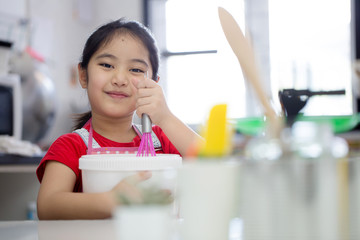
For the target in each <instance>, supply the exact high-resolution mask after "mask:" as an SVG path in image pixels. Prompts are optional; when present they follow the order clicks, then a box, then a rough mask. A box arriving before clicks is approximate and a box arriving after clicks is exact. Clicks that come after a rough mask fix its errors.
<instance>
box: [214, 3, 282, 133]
mask: <svg viewBox="0 0 360 240" xmlns="http://www.w3.org/2000/svg"><path fill="white" fill-rule="evenodd" d="M218 11H219V18H220V22H221V27H222V29H223V31H224V33H225V36H226V39H227V41H228V42H229V44H230V46H231V48H232V50H233V52H234V53H235V55H236V57H237V59H238V61H239V63H240V66H241V69H242V71H243V74H244V76H245V78H246V79H247V80H248V81H249V82H250V84H251V85H252V86H253V88H254V90H255V92H256V94H257V96H258V98H259V99H260V102H261V104H262V105H263V107H264V111H265V115H266V116H267V117H268V118H269V121H270V124H274V125H275V126H278V124H279V119H278V117H277V115H276V112H275V110H274V109H273V108H272V106H271V104H270V102H269V100H268V98H267V96H266V94H265V91H264V89H263V87H262V86H261V82H260V77H259V74H258V70H257V67H256V63H255V55H254V51H253V49H252V47H251V45H250V43H249V41H248V40H247V39H246V38H245V36H244V34H243V33H242V31H241V29H240V27H239V25H238V24H237V22H236V21H235V19H234V18H233V16H232V15H231V14H230V13H229V12H228V11H226V10H225V9H224V8H222V7H219V8H218Z"/></svg>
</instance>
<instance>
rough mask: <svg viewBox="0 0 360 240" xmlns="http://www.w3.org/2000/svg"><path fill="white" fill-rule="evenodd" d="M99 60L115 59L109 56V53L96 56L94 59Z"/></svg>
mask: <svg viewBox="0 0 360 240" xmlns="http://www.w3.org/2000/svg"><path fill="white" fill-rule="evenodd" d="M100 58H112V59H116V58H117V57H116V56H114V55H112V54H110V53H103V54H100V55H99V56H96V59H100Z"/></svg>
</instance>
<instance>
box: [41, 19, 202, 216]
mask: <svg viewBox="0 0 360 240" xmlns="http://www.w3.org/2000/svg"><path fill="white" fill-rule="evenodd" d="M158 68H159V53H158V49H157V47H156V43H155V40H154V38H153V37H152V34H151V33H150V31H149V30H148V29H147V28H146V27H144V26H143V25H141V24H140V23H138V22H135V21H126V20H124V19H119V20H116V21H113V22H110V23H108V24H106V25H103V26H102V27H100V28H99V29H97V30H96V31H95V32H94V33H92V35H91V36H90V37H89V39H88V40H87V42H86V44H85V47H84V50H83V54H82V60H81V62H80V63H79V65H78V71H79V81H80V84H81V86H82V87H83V88H84V89H86V90H87V94H88V98H89V102H90V105H91V111H90V112H89V113H86V114H84V115H82V116H81V117H80V118H79V119H78V122H77V124H76V126H75V129H78V128H85V129H87V130H88V131H89V130H90V126H91V127H92V129H93V139H94V140H95V141H96V142H97V143H98V144H99V145H100V146H101V147H138V146H139V145H140V141H141V139H140V137H139V136H138V134H137V132H136V131H135V130H134V128H133V125H132V118H133V114H134V112H135V111H136V114H137V115H138V116H139V117H140V116H142V114H143V113H146V114H148V115H149V116H150V118H151V120H152V122H153V123H154V125H155V126H153V132H154V133H155V134H156V136H157V138H158V139H159V141H160V143H161V149H160V150H157V153H169V154H180V155H185V153H186V151H187V150H188V148H189V147H190V145H191V144H192V143H193V142H194V141H196V140H197V139H198V138H199V139H200V137H199V136H198V135H197V134H196V133H195V132H194V131H192V130H191V129H190V128H189V127H187V126H186V125H185V124H184V123H182V122H181V121H180V120H179V119H178V118H177V117H176V116H174V115H173V114H172V113H171V111H170V110H169V108H168V106H167V104H166V101H165V97H164V94H163V91H162V89H161V87H160V86H159V85H158V84H157V82H158V81H159V77H158V75H157V74H158ZM144 76H151V79H150V78H146V77H144ZM86 151H87V146H86V144H85V142H84V141H83V139H82V137H81V136H80V135H79V134H77V133H68V134H65V135H62V136H60V137H59V138H58V139H57V140H56V141H55V142H54V143H53V144H52V145H51V147H50V148H49V150H48V152H47V153H46V155H45V156H44V158H43V159H42V160H41V162H40V165H39V167H38V169H37V171H36V173H37V176H38V179H39V181H40V182H41V186H40V190H39V194H38V200H37V207H38V216H39V219H99V218H108V217H110V216H111V212H112V210H113V208H114V207H115V206H116V204H117V203H116V201H115V197H114V195H115V192H118V191H122V192H123V193H125V194H127V193H128V194H132V192H131V189H134V186H133V185H131V184H136V183H137V182H140V181H144V180H146V179H148V178H149V177H150V175H151V174H150V173H148V172H140V173H138V174H136V175H134V176H131V177H130V178H132V179H131V181H121V182H120V183H118V184H117V185H116V186H115V187H114V188H113V189H112V190H111V191H109V192H102V193H83V192H82V181H81V171H80V169H79V158H80V157H81V156H82V155H85V154H86ZM130 183H131V184H130Z"/></svg>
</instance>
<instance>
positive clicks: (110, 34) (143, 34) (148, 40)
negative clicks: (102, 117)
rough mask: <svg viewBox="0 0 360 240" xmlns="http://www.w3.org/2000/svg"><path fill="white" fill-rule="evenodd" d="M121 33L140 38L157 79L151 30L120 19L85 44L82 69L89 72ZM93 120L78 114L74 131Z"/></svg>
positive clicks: (157, 59) (100, 30)
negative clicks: (93, 60)
mask: <svg viewBox="0 0 360 240" xmlns="http://www.w3.org/2000/svg"><path fill="white" fill-rule="evenodd" d="M119 33H129V34H131V35H132V36H134V37H136V38H138V39H139V40H140V41H141V42H142V43H143V44H144V46H145V47H146V48H147V50H148V51H149V58H150V64H151V68H152V72H153V75H152V79H157V76H158V71H159V62H160V57H159V50H158V48H157V45H156V41H155V38H154V37H153V35H152V33H151V32H150V30H149V29H148V28H147V27H145V26H144V25H143V24H141V23H139V22H137V21H131V20H126V19H125V18H120V19H118V20H115V21H112V22H109V23H107V24H105V25H102V26H101V27H99V28H98V29H97V30H96V31H94V32H93V33H92V34H91V35H90V37H89V38H88V39H87V41H86V43H85V47H84V50H83V52H82V57H81V61H80V63H79V64H80V67H81V68H82V69H84V70H87V67H88V65H89V62H90V59H91V57H92V56H93V55H94V53H95V52H96V51H97V50H98V49H99V48H100V47H102V46H104V45H106V44H107V43H109V42H110V41H111V40H112V39H113V38H114V37H115V36H117V35H118V34H119ZM90 118H91V112H86V113H83V114H78V115H76V116H75V126H74V128H73V129H78V128H81V127H82V126H83V125H84V124H85V123H86V122H87V121H88V120H89V119H90Z"/></svg>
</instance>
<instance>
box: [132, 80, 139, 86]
mask: <svg viewBox="0 0 360 240" xmlns="http://www.w3.org/2000/svg"><path fill="white" fill-rule="evenodd" d="M131 83H132V85H133V86H134V87H135V88H137V85H138V83H139V79H137V78H132V79H131Z"/></svg>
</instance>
